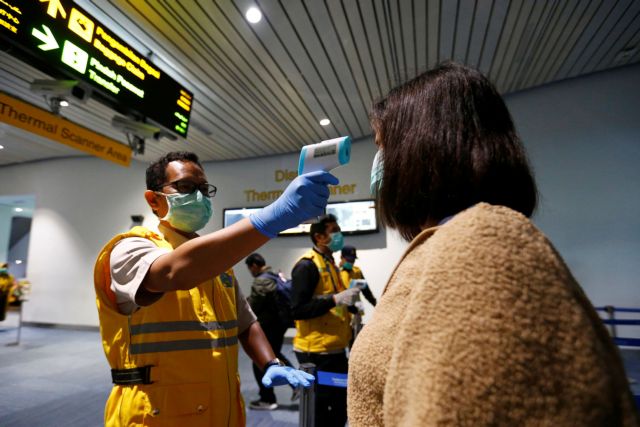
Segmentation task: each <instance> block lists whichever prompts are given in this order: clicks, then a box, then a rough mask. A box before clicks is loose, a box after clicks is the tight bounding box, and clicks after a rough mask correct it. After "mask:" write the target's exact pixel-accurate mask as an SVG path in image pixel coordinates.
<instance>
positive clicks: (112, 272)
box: [94, 152, 338, 426]
mask: <svg viewBox="0 0 640 427" xmlns="http://www.w3.org/2000/svg"><path fill="white" fill-rule="evenodd" d="M146 178H147V179H146V181H147V191H145V193H144V197H145V199H146V201H147V203H148V204H149V206H150V207H151V209H152V211H153V213H154V214H155V215H157V216H158V218H159V220H160V225H159V227H158V228H159V233H155V232H153V231H151V230H149V229H146V228H143V227H134V228H133V229H131V230H130V231H129V232H126V233H122V234H119V235H117V236H115V237H114V238H113V239H112V240H111V241H110V242H109V243H107V245H106V246H105V247H104V248H103V249H102V251H101V252H100V254H99V256H98V259H97V261H96V266H95V270H94V283H95V290H96V302H97V306H98V315H99V317H100V332H101V335H102V343H103V347H104V351H105V354H106V356H107V360H108V361H109V364H110V366H111V373H112V379H113V382H114V384H115V385H114V387H113V389H112V392H111V395H110V396H109V400H108V402H107V405H106V408H105V425H107V426H129V425H163V426H187V425H188V426H242V425H244V424H245V417H244V405H243V401H242V396H241V395H240V383H239V376H238V343H240V344H241V345H242V347H243V348H244V350H245V352H246V353H247V354H248V355H249V356H250V357H251V359H252V360H253V361H254V362H255V363H256V364H257V365H258V366H261V367H262V369H263V371H264V372H265V374H264V377H263V379H262V382H263V384H264V385H265V386H273V385H284V384H289V385H291V386H293V387H297V386H304V387H308V386H310V385H311V383H312V381H313V377H311V376H309V375H308V374H306V373H304V372H301V371H297V370H295V369H293V368H290V367H285V366H282V365H283V364H282V363H281V362H280V361H279V360H278V359H276V357H275V355H274V354H273V351H272V349H271V347H270V346H269V343H268V341H267V339H266V338H265V335H264V333H263V331H262V329H261V328H260V325H259V323H258V322H256V321H255V320H256V318H255V315H254V314H253V312H252V311H251V309H250V308H249V306H248V304H247V303H246V300H245V298H244V297H243V295H242V293H241V292H240V289H239V288H238V284H237V281H236V279H235V277H234V275H233V271H232V270H231V269H230V268H231V266H233V265H234V264H236V263H237V262H238V261H240V260H241V259H242V258H244V257H245V256H247V255H248V254H250V253H251V252H252V251H254V250H255V249H257V248H258V247H260V246H261V245H263V244H264V243H266V242H267V241H268V240H269V239H270V238H272V237H275V236H276V235H277V234H278V232H280V231H282V230H285V229H287V228H290V227H292V226H295V225H297V224H299V223H300V222H302V221H304V220H306V219H308V218H311V217H316V216H318V215H320V214H321V213H322V212H323V211H324V207H325V206H326V202H327V199H328V197H329V190H328V187H327V185H328V184H333V185H335V184H337V181H338V180H337V179H336V178H335V177H333V176H332V175H330V174H328V173H325V172H317V173H312V174H307V175H302V176H299V177H297V178H296V179H295V180H294V181H292V183H291V184H290V185H289V187H287V189H286V190H285V191H284V193H283V194H282V196H281V197H280V198H279V199H278V200H276V201H275V202H274V203H273V204H271V205H269V206H267V207H266V208H264V209H262V210H260V211H259V212H258V213H257V214H255V215H252V216H251V217H250V218H247V219H244V220H242V221H239V222H237V223H235V224H234V225H232V226H230V227H227V228H225V229H223V230H220V231H218V232H215V233H211V234H207V235H204V236H198V234H196V231H197V230H200V229H202V228H203V227H204V226H205V225H206V223H207V222H208V221H209V219H210V217H211V213H212V208H211V201H210V198H211V197H213V196H214V195H215V193H216V188H215V186H213V185H212V184H209V183H208V181H207V177H206V176H205V173H204V170H203V168H202V166H201V165H200V163H199V161H198V158H197V156H196V155H195V154H193V153H188V152H174V153H169V154H167V155H165V156H164V157H162V158H161V159H160V160H158V161H157V162H155V163H153V164H152V165H150V166H149V168H148V169H147V176H146Z"/></svg>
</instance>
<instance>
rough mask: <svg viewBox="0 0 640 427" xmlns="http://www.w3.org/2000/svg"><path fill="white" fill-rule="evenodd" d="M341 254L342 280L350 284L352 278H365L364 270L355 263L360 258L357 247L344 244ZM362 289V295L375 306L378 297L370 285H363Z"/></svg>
mask: <svg viewBox="0 0 640 427" xmlns="http://www.w3.org/2000/svg"><path fill="white" fill-rule="evenodd" d="M340 255H341V256H340V277H341V278H342V282H343V283H344V284H345V285H347V286H349V284H350V283H351V281H352V280H365V278H364V274H363V273H362V270H361V269H360V268H359V267H358V266H356V265H355V262H356V258H358V256H357V255H356V248H355V247H354V246H350V245H344V247H343V248H342V251H341V252H340ZM360 289H361V290H362V295H363V296H364V297H365V298H366V299H367V301H369V303H370V304H371V305H372V306H374V307H375V306H376V303H377V301H376V297H374V296H373V293H372V292H371V289H369V285H368V284H367V285H366V286H362V287H361V288H360Z"/></svg>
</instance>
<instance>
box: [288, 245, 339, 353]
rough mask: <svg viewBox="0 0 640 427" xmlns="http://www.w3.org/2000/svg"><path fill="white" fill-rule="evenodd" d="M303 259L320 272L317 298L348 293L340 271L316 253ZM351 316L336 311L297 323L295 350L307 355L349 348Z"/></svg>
mask: <svg viewBox="0 0 640 427" xmlns="http://www.w3.org/2000/svg"><path fill="white" fill-rule="evenodd" d="M302 259H309V260H311V261H313V263H314V264H315V265H316V267H317V268H318V272H319V273H320V280H319V281H318V284H317V285H316V288H315V290H314V292H313V295H327V294H333V293H337V292H341V291H343V290H345V289H346V288H345V286H344V284H343V283H342V280H340V275H339V274H338V270H337V268H336V267H335V266H334V265H333V263H331V262H327V261H326V260H325V259H324V258H323V256H322V255H321V254H319V253H318V252H316V251H314V250H310V251H309V252H307V253H306V254H305V255H304V256H303V257H301V258H300V260H302ZM350 324H351V315H350V314H349V312H348V311H347V309H346V307H334V308H332V309H331V310H330V311H329V312H328V313H326V314H323V315H322V316H318V317H314V318H313V319H305V320H296V331H297V332H296V336H295V337H294V338H293V348H294V350H296V351H302V352H305V353H324V352H333V351H336V350H342V349H345V348H347V346H348V345H349V341H350V340H351V326H350Z"/></svg>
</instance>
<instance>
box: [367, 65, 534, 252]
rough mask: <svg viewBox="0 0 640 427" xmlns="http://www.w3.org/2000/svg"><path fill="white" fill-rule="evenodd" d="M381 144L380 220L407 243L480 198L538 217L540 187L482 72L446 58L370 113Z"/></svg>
mask: <svg viewBox="0 0 640 427" xmlns="http://www.w3.org/2000/svg"><path fill="white" fill-rule="evenodd" d="M371 125H372V127H373V130H374V132H375V134H376V142H377V143H378V144H379V145H380V148H381V149H382V157H383V163H384V178H383V181H382V186H381V188H380V190H379V192H378V199H379V210H380V212H381V219H382V221H383V223H385V224H386V225H388V226H390V227H392V228H396V229H397V230H398V231H399V232H400V234H401V235H402V236H403V237H404V238H405V239H407V240H411V239H413V238H414V237H415V236H416V235H417V234H418V233H419V232H420V231H421V230H422V228H423V227H424V226H425V225H426V224H430V223H431V224H433V223H437V222H438V221H440V220H442V219H443V218H445V217H447V216H449V215H454V214H455V213H457V212H459V211H461V210H463V209H465V208H468V207H470V206H472V205H474V204H476V203H478V202H487V203H491V204H494V205H503V206H508V207H510V208H512V209H514V210H517V211H519V212H521V213H523V214H524V215H526V216H531V214H532V213H533V211H534V209H535V207H536V203H537V189H536V184H535V181H534V179H533V175H532V173H531V169H530V167H529V164H528V161H527V157H526V154H525V151H524V147H523V146H522V142H521V141H520V138H519V137H518V134H517V133H516V130H515V127H514V125H513V121H512V119H511V115H510V114H509V111H508V110H507V107H506V105H505V104H504V101H503V100H502V97H501V96H500V94H499V93H498V92H497V90H496V89H495V87H494V86H493V85H492V84H491V82H489V80H487V78H485V77H484V76H483V75H482V74H481V73H480V72H478V71H476V70H473V69H471V68H468V67H465V66H463V65H459V64H455V63H451V62H447V63H443V64H441V65H439V66H438V67H436V68H435V69H432V70H429V71H427V72H425V73H423V74H421V75H419V76H418V77H416V78H414V79H413V80H411V81H409V82H407V83H405V84H403V85H400V86H398V87H396V88H394V89H392V90H391V91H390V92H389V94H388V95H387V97H386V98H384V99H383V100H381V101H379V102H378V103H376V104H375V105H374V107H373V109H372V112H371Z"/></svg>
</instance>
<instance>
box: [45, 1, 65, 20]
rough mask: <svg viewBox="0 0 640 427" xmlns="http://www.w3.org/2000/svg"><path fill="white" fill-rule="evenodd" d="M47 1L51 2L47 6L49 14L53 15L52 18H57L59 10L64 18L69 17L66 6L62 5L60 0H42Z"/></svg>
mask: <svg viewBox="0 0 640 427" xmlns="http://www.w3.org/2000/svg"><path fill="white" fill-rule="evenodd" d="M47 2H49V6H48V7H47V14H49V16H51V17H52V18H57V16H58V12H60V16H62V17H63V18H64V19H67V12H65V10H64V8H63V7H62V3H60V0H40V3H47Z"/></svg>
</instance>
